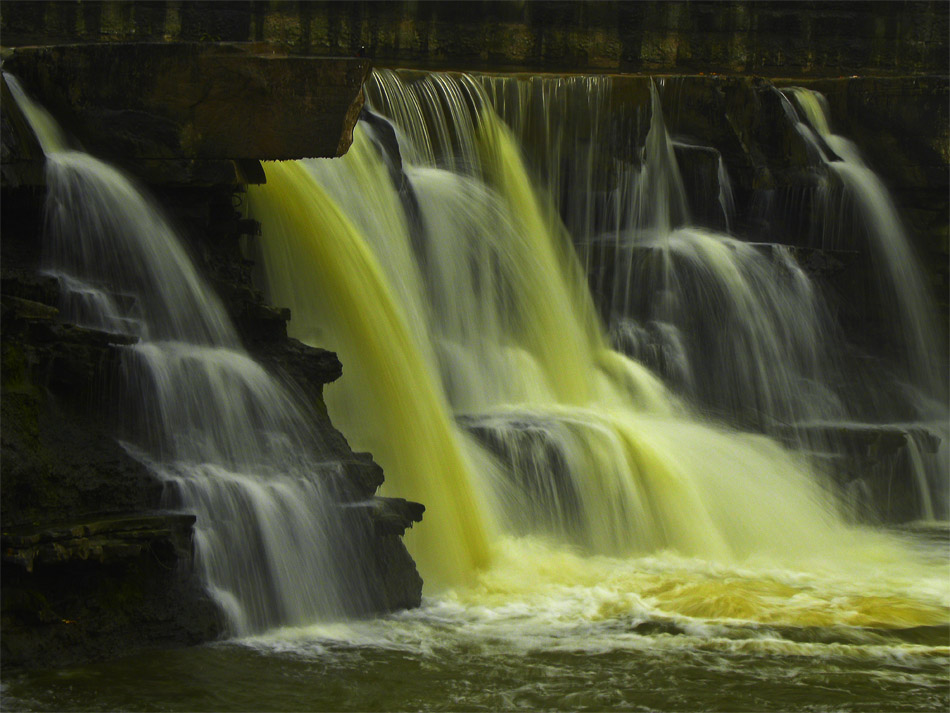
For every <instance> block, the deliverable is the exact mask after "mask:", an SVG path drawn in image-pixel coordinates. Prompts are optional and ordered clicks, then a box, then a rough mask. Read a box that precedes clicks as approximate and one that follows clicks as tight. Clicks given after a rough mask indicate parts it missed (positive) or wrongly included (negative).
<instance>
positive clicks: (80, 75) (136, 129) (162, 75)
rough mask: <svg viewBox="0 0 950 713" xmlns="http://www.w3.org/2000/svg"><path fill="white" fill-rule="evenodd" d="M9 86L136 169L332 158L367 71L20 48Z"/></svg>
mask: <svg viewBox="0 0 950 713" xmlns="http://www.w3.org/2000/svg"><path fill="white" fill-rule="evenodd" d="M8 54H9V56H8V58H7V59H6V60H5V61H4V71H6V72H10V73H11V74H13V75H15V76H17V77H18V78H19V79H20V81H21V83H22V84H23V86H24V87H25V88H26V90H27V91H28V92H29V93H30V94H31V95H32V96H33V97H34V98H35V99H36V100H37V101H39V102H40V103H41V104H42V105H43V106H45V107H46V108H47V109H48V110H49V111H50V112H51V113H52V114H53V115H54V116H55V117H56V118H57V120H58V121H59V122H60V123H61V124H62V125H63V126H64V127H65V129H66V130H67V131H68V132H70V133H71V134H73V135H74V136H75V137H76V138H77V139H78V141H79V142H80V143H81V144H82V146H83V147H84V148H85V149H86V150H88V151H90V152H91V153H93V154H95V155H97V156H101V157H103V158H106V159H109V158H114V159H121V160H123V162H128V161H136V160H183V159H184V160H229V159H252V160H282V159H297V158H310V157H334V156H338V155H340V154H342V153H343V152H345V151H346V149H347V148H348V146H349V142H350V141H351V140H352V130H353V125H354V124H355V122H356V119H357V117H358V115H359V110H360V108H361V107H362V101H363V98H362V84H363V81H364V80H365V78H366V76H367V74H368V73H369V69H370V65H369V61H368V60H366V59H364V58H356V57H313V56H295V55H287V54H282V53H278V52H271V51H266V50H264V49H263V48H262V47H261V46H260V45H250V44H249V45H243V46H242V45H239V44H207V43H205V44H197V43H130V44H115V43H110V44H93V45H88V44H87V45H57V46H45V47H17V48H14V49H13V50H12V51H11V52H9V53H8Z"/></svg>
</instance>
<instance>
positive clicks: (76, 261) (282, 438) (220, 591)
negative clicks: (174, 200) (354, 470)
mask: <svg viewBox="0 0 950 713" xmlns="http://www.w3.org/2000/svg"><path fill="white" fill-rule="evenodd" d="M4 80H5V81H6V82H7V83H8V84H9V86H10V89H11V91H12V92H13V94H14V96H15V98H16V101H17V103H18V105H19V106H20V107H21V109H22V110H23V112H24V114H25V115H26V116H27V118H28V120H29V121H30V123H31V125H32V126H33V127H34V130H35V131H36V134H37V137H38V139H39V141H40V143H41V146H42V148H43V151H44V153H45V154H46V181H47V204H46V230H45V241H46V242H45V264H46V269H47V270H48V271H49V272H50V273H51V274H53V275H55V276H57V277H58V278H59V281H60V284H61V292H62V296H63V298H62V299H63V302H62V305H61V306H62V310H63V312H64V316H66V317H67V318H68V319H69V320H71V321H72V322H74V323H76V324H79V325H82V326H87V327H92V328H97V329H102V330H106V331H110V332H117V333H124V334H128V335H131V336H135V337H138V339H139V341H138V343H136V344H133V345H131V346H129V347H124V348H122V350H123V356H122V361H121V368H120V372H121V373H120V374H119V375H118V377H117V378H118V380H119V383H118V386H117V388H116V393H118V395H119V403H118V404H109V405H108V406H107V407H108V408H113V409H115V411H116V413H115V421H116V425H117V428H118V429H119V430H120V432H121V434H122V437H123V438H125V440H126V444H127V448H128V450H129V451H130V453H132V454H133V456H135V457H137V458H139V459H140V460H141V461H143V462H144V463H145V464H146V465H148V466H149V467H150V468H152V469H153V470H154V471H155V472H156V473H157V474H159V475H160V476H161V477H162V478H164V479H165V481H166V482H167V484H168V486H167V493H168V497H169V501H170V503H171V504H172V505H175V506H181V507H183V508H184V509H186V510H187V511H189V512H193V513H195V514H196V515H197V525H196V530H197V531H196V544H197V555H196V558H197V562H198V567H199V568H200V570H201V572H202V574H203V576H204V578H205V581H206V583H207V586H208V587H209V589H210V590H211V592H212V594H213V595H214V596H215V597H216V598H217V599H218V601H219V602H220V604H221V605H222V607H223V609H224V611H225V612H226V614H227V616H228V619H229V621H228V623H229V625H230V628H231V630H232V633H234V634H248V633H252V632H256V631H260V630H262V629H264V628H267V627H272V626H275V625H278V624H302V623H309V622H312V621H313V620H315V619H318V618H321V617H324V618H325V617H332V616H339V615H340V614H341V613H343V612H344V611H353V610H356V611H359V610H360V609H361V608H362V602H361V601H360V597H361V596H362V593H361V591H360V589H359V582H357V581H353V580H354V579H355V578H354V577H348V576H347V572H346V571H345V570H344V568H343V566H342V564H341V562H342V561H344V560H345V555H343V553H342V552H341V544H340V543H341V542H343V541H345V538H344V536H343V535H342V534H341V533H342V528H341V524H340V519H341V518H340V515H339V513H334V510H333V506H332V504H331V492H330V491H331V489H332V487H333V482H334V477H335V476H336V475H337V471H338V469H339V466H338V465H337V464H335V463H333V462H325V459H324V458H322V457H321V442H320V437H319V434H318V433H317V432H316V431H315V430H314V429H313V428H311V427H310V426H309V424H310V423H312V422H313V419H312V418H311V417H310V414H309V413H308V412H307V410H306V409H305V408H303V407H302V406H300V405H299V404H297V403H296V401H295V399H294V398H292V397H291V395H290V394H289V393H288V392H287V391H286V390H285V388H284V387H283V386H281V385H280V384H279V383H277V382H276V381H275V380H274V379H273V378H272V377H271V376H269V375H268V374H267V373H266V372H265V370H264V369H263V368H262V367H261V366H260V365H259V364H257V363H256V362H254V361H253V360H252V359H251V358H250V357H248V356H247V355H246V354H245V353H244V352H243V351H242V350H241V347H240V340H239V339H238V336H237V334H236V333H235V331H234V328H233V327H232V326H231V323H230V320H229V318H228V316H227V314H226V313H225V310H224V308H223V306H222V305H221V303H220V302H219V300H218V298H217V297H216V296H215V295H214V294H213V293H212V292H211V291H210V290H209V288H208V287H207V286H206V285H205V284H204V283H203V281H202V280H201V278H200V277H199V276H198V274H197V272H196V271H195V269H194V267H193V265H192V263H191V261H190V259H189V258H188V256H187V254H186V253H185V251H184V249H183V248H182V246H181V244H180V242H179V240H178V238H177V237H176V235H175V233H174V231H173V230H172V229H171V227H170V226H169V225H168V223H167V222H166V220H165V219H164V218H163V217H162V216H161V215H160V214H159V212H158V211H157V210H156V209H155V208H154V207H153V206H152V205H151V203H150V202H149V200H148V199H147V198H146V197H145V196H144V195H143V193H142V192H141V190H140V189H139V188H138V187H137V186H135V185H134V184H133V183H132V182H131V181H130V180H129V179H128V178H126V177H125V176H124V175H123V174H122V173H120V172H119V171H117V170H116V169H114V168H112V167H111V166H109V165H107V164H105V163H103V162H101V161H99V160H97V159H95V158H93V157H92V156H89V155H88V154H85V153H82V152H80V151H74V150H70V149H69V148H68V147H67V143H66V141H65V139H64V138H63V134H62V131H61V130H60V129H59V128H58V127H57V126H56V124H55V122H54V121H53V119H52V118H51V117H49V115H48V114H47V113H46V112H45V111H44V110H43V109H42V108H41V107H39V106H38V105H36V104H35V103H34V102H33V101H32V100H31V99H30V98H29V97H28V96H27V95H26V94H25V93H24V92H23V90H22V88H21V87H20V86H19V84H18V83H17V81H16V79H15V78H13V77H10V76H7V75H4ZM350 535H353V536H355V535H356V531H352V532H350V531H348V534H347V536H350ZM342 547H343V549H346V545H342ZM341 555H343V556H341Z"/></svg>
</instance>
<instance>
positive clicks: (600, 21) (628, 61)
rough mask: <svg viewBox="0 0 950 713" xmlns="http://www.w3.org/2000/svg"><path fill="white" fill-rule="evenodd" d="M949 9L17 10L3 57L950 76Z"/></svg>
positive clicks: (563, 5)
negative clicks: (233, 46)
mask: <svg viewBox="0 0 950 713" xmlns="http://www.w3.org/2000/svg"><path fill="white" fill-rule="evenodd" d="M948 18H950V6H948V5H947V3H945V2H939V1H932V2H752V1H748V0H747V1H745V2H524V1H517V2H497V1H485V2H471V1H468V2H264V1H262V0H257V1H254V2H181V1H178V2H173V1H166V2H88V1H86V2H73V1H66V2H55V3H50V2H9V3H4V6H3V8H2V10H0V33H2V37H3V43H4V44H5V45H14V46H15V45H23V44H67V43H75V42H169V41H171V42H257V43H265V44H266V45H267V46H268V48H269V49H271V50H272V51H280V52H291V53H295V54H312V55H323V56H354V55H356V54H357V53H358V52H359V51H360V48H365V53H366V55H367V56H368V57H371V58H372V59H373V61H374V63H375V64H376V65H377V66H403V67H405V66H418V67H425V68H429V69H480V70H495V71H501V70H531V71H571V72H604V71H607V72H618V71H619V72H649V73H677V74H682V73H698V72H704V73H714V72H715V73H745V74H762V75H767V76H773V77H799V76H825V77H827V76H841V75H852V74H884V75H892V74H904V75H907V74H914V75H918V74H935V73H936V74H945V73H946V70H947V57H948V51H950V50H948V48H950V43H948V33H947V26H948Z"/></svg>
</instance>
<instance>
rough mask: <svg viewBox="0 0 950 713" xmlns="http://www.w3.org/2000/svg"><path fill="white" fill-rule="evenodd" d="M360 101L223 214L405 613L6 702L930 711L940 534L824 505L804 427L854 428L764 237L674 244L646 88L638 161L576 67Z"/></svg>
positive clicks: (669, 197)
mask: <svg viewBox="0 0 950 713" xmlns="http://www.w3.org/2000/svg"><path fill="white" fill-rule="evenodd" d="M366 93H367V99H368V107H369V109H371V111H368V112H366V113H365V114H364V120H363V121H362V122H361V123H360V124H359V125H358V126H357V127H356V131H355V134H354V143H353V146H352V147H351V149H350V150H349V152H348V153H347V155H346V156H344V157H343V158H341V159H335V160H312V161H300V162H286V163H267V164H265V171H266V174H267V183H266V184H265V185H261V186H252V187H249V189H248V204H249V212H250V215H251V216H253V217H254V218H256V219H257V220H260V221H261V223H262V236H261V238H260V240H259V241H258V247H257V249H258V251H259V255H257V256H256V257H257V258H258V259H259V260H260V263H261V264H260V267H261V271H262V278H263V279H264V280H265V282H266V286H267V290H268V293H269V298H270V301H271V302H272V303H274V304H276V305H279V306H281V307H285V306H286V307H289V308H290V309H291V313H292V317H293V319H292V321H291V323H290V325H289V328H290V331H291V332H292V333H293V334H294V336H297V337H298V338H300V339H302V340H304V341H306V342H309V343H312V344H315V345H318V346H322V347H328V348H332V349H334V350H336V351H338V352H339V354H340V356H341V360H342V362H343V364H344V366H345V373H344V376H343V377H342V378H341V379H340V380H339V382H337V383H335V384H333V385H332V386H331V387H328V389H327V394H326V397H327V402H328V407H329V409H330V412H331V416H332V418H333V420H334V423H336V424H337V425H338V426H339V427H340V428H341V430H342V431H343V432H344V433H345V434H346V435H347V438H348V439H349V440H350V442H351V443H352V444H353V445H354V447H357V448H360V449H366V450H370V451H372V452H373V453H374V456H375V457H376V459H377V460H378V461H379V462H380V463H381V464H382V465H383V467H384V469H385V471H386V484H385V486H384V488H385V489H386V490H387V491H388V493H389V494H392V495H395V496H398V497H407V498H410V499H414V500H419V501H420V502H423V503H424V504H425V505H426V506H427V511H426V515H425V520H424V522H423V523H421V524H420V525H419V526H417V527H416V528H414V529H413V530H412V531H411V532H410V533H409V535H408V536H407V543H408V545H409V547H410V550H411V552H412V554H413V556H414V558H415V559H416V560H417V562H418V563H419V566H420V570H421V573H422V575H423V577H424V578H425V580H426V597H425V599H424V603H423V606H422V607H421V608H419V609H417V610H413V611H407V612H402V613H397V614H394V615H390V616H386V617H380V618H376V619H372V620H365V621H336V622H326V621H324V622H314V623H310V624H305V623H303V622H301V621H300V618H301V617H293V618H291V619H290V620H288V625H287V626H283V627H281V628H276V629H271V630H269V631H267V632H266V633H263V634H260V635H257V636H251V637H244V638H242V639H239V640H236V641H232V642H226V643H222V644H218V645H214V646H206V647H200V648H197V649H191V650H188V651H179V652H166V653H157V654H146V655H141V656H136V657H131V658H128V659H124V660H121V661H116V662H111V663H108V664H102V665H96V666H85V667H77V668H73V669H69V670H65V671H56V672H49V673H43V672H40V673H34V674H25V675H23V676H22V677H20V678H14V679H8V680H7V681H6V682H5V689H4V690H3V696H4V706H5V707H22V708H32V709H44V708H61V709H71V708H83V709H98V710H110V709H116V708H123V709H124V708H128V709H134V708H143V707H147V705H148V704H146V705H143V702H151V703H153V704H154V705H155V707H161V708H163V709H168V710H219V711H222V710H249V709H268V710H301V709H308V710H506V709H514V708H528V709H546V710H580V709H586V710H605V709H623V710H631V709H635V710H707V709H708V710H763V709H770V710H813V711H815V710H879V709H886V710H919V711H922V710H942V709H945V708H947V706H948V704H950V696H948V690H947V684H948V663H950V577H948V576H950V571H948V565H947V547H948V540H947V531H946V526H945V524H943V523H934V522H930V523H918V524H916V525H914V526H908V527H906V528H902V529H895V528H891V529H882V528H871V527H867V526H859V525H855V524H852V523H851V521H850V520H849V519H848V518H847V517H845V512H846V510H847V507H846V503H843V502H842V501H841V500H840V499H839V498H838V497H837V496H836V495H835V494H834V493H833V492H832V491H831V489H830V488H829V487H828V486H827V480H826V479H825V476H826V473H825V472H824V471H822V470H821V469H819V467H818V465H819V464H820V458H816V456H815V452H814V451H815V450H817V449H821V448H827V447H829V446H830V444H828V443H825V442H824V441H823V437H817V436H814V435H813V433H814V431H815V430H816V429H815V426H816V425H819V424H827V423H835V424H841V423H848V422H851V421H857V420H858V419H859V418H860V417H861V414H856V413H853V412H852V411H851V408H852V407H851V404H850V403H849V402H848V400H847V399H846V398H843V397H842V394H841V393H839V392H838V391H836V389H835V388H834V382H835V379H834V371H833V370H834V369H837V368H841V369H846V368H847V367H846V365H838V364H836V359H835V357H834V355H831V356H829V351H830V350H833V349H836V348H837V342H836V339H837V335H836V333H835V330H834V325H833V324H832V323H831V322H829V319H830V317H829V315H828V314H827V313H826V311H825V308H824V305H823V303H822V300H821V296H820V294H819V293H818V291H817V290H816V289H815V286H814V284H813V283H812V282H811V281H810V279H809V278H808V277H807V275H806V274H805V273H804V271H803V270H802V269H801V267H800V266H799V265H798V264H797V263H796V261H795V254H794V252H793V251H792V250H790V249H786V248H784V247H783V246H764V245H753V244H750V243H747V242H743V241H741V240H739V239H738V238H737V237H735V236H733V235H728V234H724V233H721V232H715V231H714V230H713V229H711V228H710V227H701V225H708V222H707V223H700V222H698V218H697V217H696V216H697V215H698V214H699V212H700V211H699V210H698V207H697V206H694V205H690V203H689V201H688V200H687V199H686V194H685V192H684V183H683V178H682V176H681V175H680V172H679V170H678V165H677V161H678V159H677V152H678V151H679V150H682V147H683V146H684V144H682V143H678V142H679V141H680V140H679V139H677V140H676V141H674V140H672V139H671V138H670V137H669V136H668V134H667V132H666V129H665V126H664V123H663V119H662V111H661V108H660V105H659V96H660V93H659V92H658V91H657V88H656V87H653V88H652V91H650V92H649V94H648V101H649V103H648V104H647V105H646V111H645V113H644V114H643V116H644V124H645V126H646V127H647V130H646V140H645V142H644V144H643V146H641V147H636V148H637V151H639V155H638V157H637V160H629V156H628V159H624V158H623V157H622V156H621V153H622V152H619V151H615V150H614V149H616V147H617V145H618V140H617V137H615V136H611V130H610V126H611V121H610V111H611V107H612V106H613V103H612V102H613V100H612V87H611V80H610V79H609V78H606V77H597V78H589V77H588V78H580V77H578V78H567V79H556V78H525V77H522V78H511V77H508V78H502V77H482V76H469V75H442V74H434V75H428V76H425V77H423V78H418V79H416V80H414V81H410V80H409V79H407V78H406V77H405V75H398V74H395V73H391V72H385V71H376V72H374V73H373V74H372V75H371V77H370V80H369V82H368V84H367V86H366ZM796 117H797V115H796ZM796 120H797V119H796ZM621 143H622V141H621ZM628 154H629V152H628ZM625 155H626V154H625ZM716 175H717V186H716V190H715V191H713V196H714V206H713V210H712V212H710V211H706V215H707V216H708V215H712V214H714V219H715V220H714V222H715V224H716V226H718V227H717V229H718V230H722V229H726V230H728V228H729V226H731V225H732V224H733V220H734V215H733V213H732V211H733V210H734V204H733V200H732V196H731V192H730V189H729V188H728V174H727V171H726V168H725V166H724V164H723V162H722V160H721V158H720V159H719V160H718V165H717V168H716ZM892 283H893V281H892ZM895 289H900V288H899V287H897V288H895ZM921 308H922V309H924V310H925V311H926V309H927V307H926V306H923V307H921ZM909 309H911V310H912V311H913V310H914V309H917V307H913V306H911V307H909ZM725 336H727V337H728V338H725ZM914 349H916V347H914ZM914 349H911V350H910V351H909V353H913V351H914ZM924 351H926V350H924ZM141 358H142V359H148V358H149V357H148V355H145V354H143V355H142V356H141ZM162 359H168V360H173V356H172V355H167V356H165V357H162ZM175 418H177V416H176V417H175ZM935 419H936V417H935ZM783 426H784V427H783ZM739 429H744V430H739ZM197 432H198V433H200V429H198V431H197ZM168 433H174V431H172V432H166V436H165V437H166V438H167V437H168V435H167V434H168ZM776 438H781V439H782V441H783V443H785V444H786V445H785V446H783V445H780V444H779V442H778V441H777V440H775V439H776ZM191 445H192V444H187V445H185V446H182V447H184V448H188V447H191ZM194 445H195V447H197V444H194ZM789 445H791V446H792V448H789V447H788V446H789ZM265 450H266V449H265ZM908 450H909V451H913V449H912V448H910V446H908ZM914 454H916V455H914ZM911 455H912V456H913V457H914V458H915V459H916V460H917V461H921V462H922V461H923V460H925V454H924V453H923V452H921V451H913V452H912V453H911ZM163 462H165V463H166V466H165V467H166V468H168V467H169V466H168V465H167V463H168V462H169V459H165V461H163ZM928 467H929V466H927V465H926V464H921V465H920V469H919V470H920V472H921V473H922V475H921V477H922V479H923V480H922V484H921V490H922V491H924V492H926V493H927V494H928V495H932V496H933V498H934V499H935V500H937V499H939V492H938V489H937V488H935V487H934V486H935V484H936V483H934V482H931V480H932V479H933V477H934V475H933V472H932V470H927V468H928ZM216 469H217V467H215V468H210V467H209V468H206V470H216ZM925 471H926V472H925ZM209 475H211V473H209ZM937 475H941V474H939V473H938V474H937ZM925 486H926V487H925ZM921 507H923V505H922V506H921ZM930 508H931V510H934V511H937V512H939V506H938V505H935V504H934V503H931V505H930ZM289 525H290V523H288V526H289ZM209 551H216V550H214V549H209ZM294 619H296V621H294Z"/></svg>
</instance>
